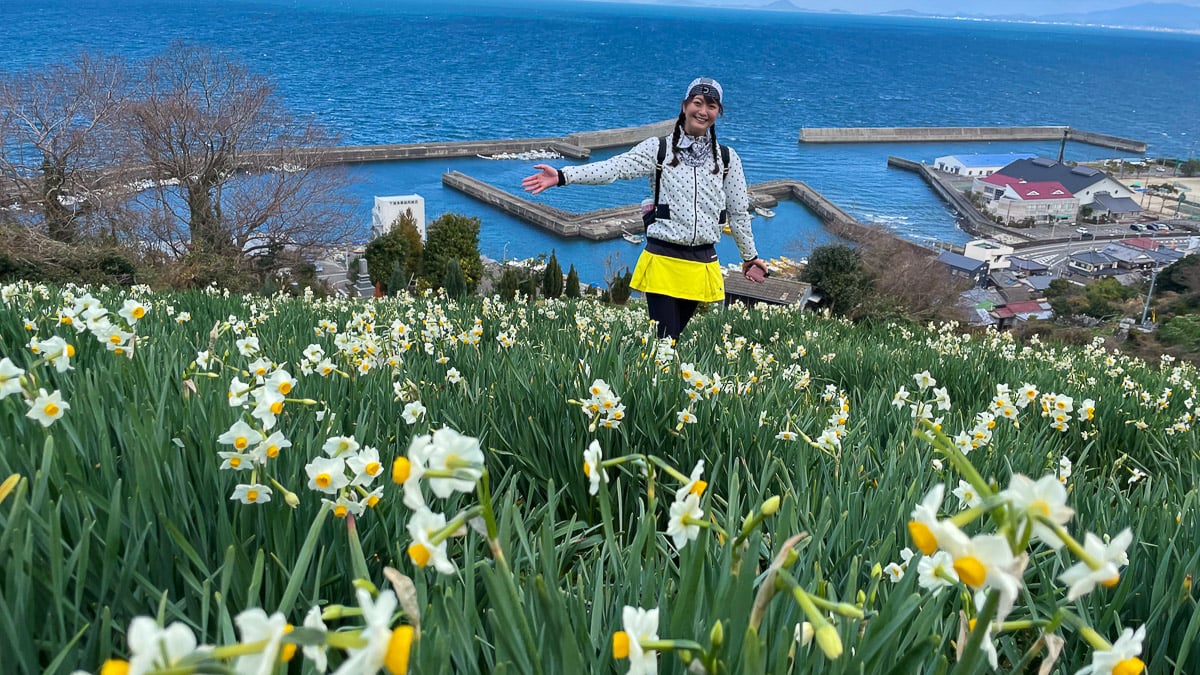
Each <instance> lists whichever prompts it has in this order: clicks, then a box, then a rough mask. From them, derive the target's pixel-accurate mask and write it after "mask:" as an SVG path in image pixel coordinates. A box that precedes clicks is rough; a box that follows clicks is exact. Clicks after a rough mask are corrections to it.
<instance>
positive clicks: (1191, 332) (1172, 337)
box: [1158, 314, 1200, 350]
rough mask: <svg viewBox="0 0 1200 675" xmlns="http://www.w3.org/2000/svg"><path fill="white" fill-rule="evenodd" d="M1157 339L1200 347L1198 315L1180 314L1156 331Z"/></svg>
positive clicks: (1172, 343)
mask: <svg viewBox="0 0 1200 675" xmlns="http://www.w3.org/2000/svg"><path fill="white" fill-rule="evenodd" d="M1158 339H1159V340H1160V341H1161V342H1165V343H1166V344H1169V345H1179V346H1181V347H1185V348H1188V349H1191V350H1197V349H1200V316H1196V315H1195V314H1180V315H1179V316H1176V317H1175V318H1173V319H1171V320H1170V321H1168V322H1167V323H1166V325H1164V326H1163V327H1162V328H1161V329H1160V330H1159V331H1158Z"/></svg>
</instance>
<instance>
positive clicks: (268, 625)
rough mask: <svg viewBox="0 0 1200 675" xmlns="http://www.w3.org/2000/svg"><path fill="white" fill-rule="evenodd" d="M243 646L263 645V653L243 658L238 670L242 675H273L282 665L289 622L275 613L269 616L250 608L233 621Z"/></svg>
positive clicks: (241, 657) (236, 666) (240, 657)
mask: <svg viewBox="0 0 1200 675" xmlns="http://www.w3.org/2000/svg"><path fill="white" fill-rule="evenodd" d="M233 623H234V624H236V625H237V627H238V632H239V633H240V634H241V636H242V643H243V644H248V643H251V642H261V643H263V645H262V650H261V651H259V652H257V653H255V654H245V655H242V656H239V657H238V659H237V663H236V664H235V665H234V667H235V668H237V672H238V673H239V675H271V673H274V672H275V666H276V664H277V663H278V662H279V653H280V651H281V650H280V648H281V646H282V645H281V644H280V643H281V642H282V640H283V636H284V634H286V632H287V630H288V625H287V619H286V618H285V617H284V616H283V615H282V614H280V613H279V612H275V613H274V614H272V615H270V616H267V613H266V612H265V611H263V610H262V609H260V608H257V607H255V608H253V609H247V610H245V611H243V612H241V613H239V614H238V615H237V616H235V617H234V618H233Z"/></svg>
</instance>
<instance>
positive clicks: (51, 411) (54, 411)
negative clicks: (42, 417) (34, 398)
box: [42, 402, 62, 417]
mask: <svg viewBox="0 0 1200 675" xmlns="http://www.w3.org/2000/svg"><path fill="white" fill-rule="evenodd" d="M61 410H62V409H61V408H59V407H58V405H57V404H55V403H53V402H51V403H47V404H46V407H45V408H42V412H44V413H46V416H47V417H58V413H59V412H60V411H61Z"/></svg>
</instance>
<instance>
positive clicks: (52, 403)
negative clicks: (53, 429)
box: [25, 389, 71, 427]
mask: <svg viewBox="0 0 1200 675" xmlns="http://www.w3.org/2000/svg"><path fill="white" fill-rule="evenodd" d="M70 409H71V405H70V404H69V403H67V402H66V401H64V400H62V393H61V392H58V391H55V392H54V393H53V394H47V393H46V390H45V389H39V390H38V395H37V396H35V397H34V399H33V400H32V401H30V402H29V412H27V413H25V416H26V417H28V418H29V419H31V420H35V421H37V422H38V423H39V424H41V425H42V426H43V427H48V426H50V425H51V424H54V422H55V421H57V420H59V419H61V418H62V416H63V413H65V412H66V411H68V410H70Z"/></svg>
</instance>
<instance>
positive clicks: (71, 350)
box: [67, 345, 75, 359]
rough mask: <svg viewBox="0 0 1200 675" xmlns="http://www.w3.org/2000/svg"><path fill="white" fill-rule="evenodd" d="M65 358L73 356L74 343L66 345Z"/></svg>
mask: <svg viewBox="0 0 1200 675" xmlns="http://www.w3.org/2000/svg"><path fill="white" fill-rule="evenodd" d="M67 358H68V359H73V358H75V345H67Z"/></svg>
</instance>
